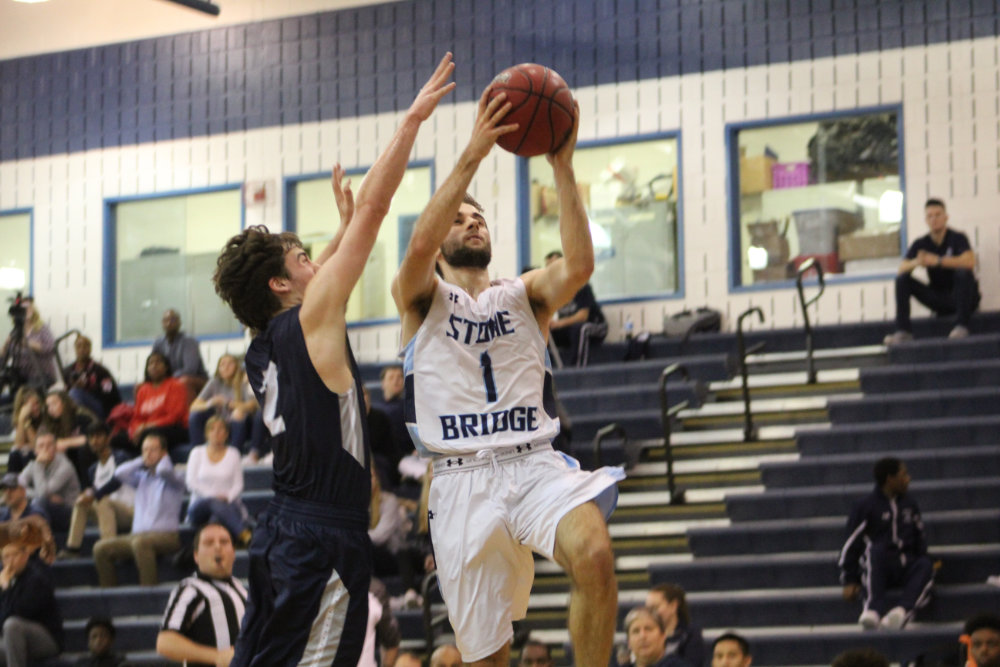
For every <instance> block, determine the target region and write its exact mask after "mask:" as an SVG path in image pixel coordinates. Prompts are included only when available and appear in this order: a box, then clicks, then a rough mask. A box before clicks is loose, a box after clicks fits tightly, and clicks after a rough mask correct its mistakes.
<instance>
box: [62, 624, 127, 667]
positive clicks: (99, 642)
mask: <svg viewBox="0 0 1000 667" xmlns="http://www.w3.org/2000/svg"><path fill="white" fill-rule="evenodd" d="M87 650H88V651H89V653H88V655H85V656H83V657H82V658H78V659H77V661H76V663H74V664H75V665H76V667H131V665H130V664H129V662H128V661H127V660H126V659H125V656H124V655H122V654H121V653H115V625H114V623H112V622H111V619H110V618H108V617H106V616H93V617H91V619H90V620H89V621H87Z"/></svg>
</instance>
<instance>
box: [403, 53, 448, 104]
mask: <svg viewBox="0 0 1000 667" xmlns="http://www.w3.org/2000/svg"><path fill="white" fill-rule="evenodd" d="M451 58H452V56H451V52H450V51H449V52H448V53H446V54H444V58H442V59H441V62H440V63H438V66H437V69H435V70H434V74H431V78H429V79H428V80H427V83H425V84H424V87H423V88H421V89H420V92H419V93H417V97H416V99H414V100H413V104H411V105H410V110H409V111H408V112H407V113H408V114H410V115H412V116H416V117H417V118H418V119H420V120H421V121H424V120H427V119H428V118H430V116H431V113H432V112H433V111H434V108H435V107H437V103H438V102H439V101H440V100H441V98H442V97H444V96H445V95H447V94H448V93H450V92H451V91H453V90H454V89H455V82H454V81H448V79H450V78H451V75H452V73H453V72H454V71H455V63H454V62H452V59H451Z"/></svg>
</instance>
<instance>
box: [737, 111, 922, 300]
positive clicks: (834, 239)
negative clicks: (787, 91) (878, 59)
mask: <svg viewBox="0 0 1000 667" xmlns="http://www.w3.org/2000/svg"><path fill="white" fill-rule="evenodd" d="M901 129H902V128H901V123H900V115H899V112H898V109H892V110H878V111H870V112H858V113H854V114H850V115H844V114H838V115H835V116H827V117H819V118H816V117H812V118H809V119H807V120H796V121H794V122H788V123H780V124H773V123H769V124H766V125H755V126H745V125H744V126H740V127H731V128H730V130H729V132H730V146H731V147H732V150H733V151H734V154H733V155H732V156H731V160H732V162H731V164H732V165H733V173H734V176H735V178H734V181H735V183H736V185H735V187H736V188H738V191H739V196H738V197H736V196H734V197H732V201H733V202H734V206H735V208H736V210H735V211H734V219H736V220H738V225H737V230H736V234H737V235H738V236H737V238H736V239H734V241H735V242H734V244H733V246H734V248H736V249H737V252H738V257H735V258H734V259H735V260H736V261H735V262H734V266H735V267H736V271H737V273H736V275H734V284H735V286H737V287H740V286H748V285H756V284H761V283H768V282H774V281H783V280H788V279H791V278H794V276H795V271H796V269H797V268H798V266H799V265H800V264H801V263H802V262H804V261H805V260H807V259H809V258H810V257H814V258H816V260H817V261H818V262H820V263H821V264H822V266H823V269H824V270H825V272H826V273H828V274H847V275H858V274H860V275H864V274H883V273H886V272H894V271H895V270H896V268H897V266H898V264H899V258H900V255H901V248H902V246H901V244H902V241H903V240H902V239H901V238H900V223H901V222H902V217H903V189H902V182H901V178H900V175H901V171H900V164H901V163H902V155H900V150H899V148H900V137H901ZM736 151H738V153H737V152H736ZM736 165H738V168H737V167H736Z"/></svg>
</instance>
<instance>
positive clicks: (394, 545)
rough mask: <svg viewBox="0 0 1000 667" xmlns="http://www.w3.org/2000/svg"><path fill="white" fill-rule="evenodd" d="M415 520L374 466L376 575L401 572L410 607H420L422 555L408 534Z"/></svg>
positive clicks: (370, 531)
mask: <svg viewBox="0 0 1000 667" xmlns="http://www.w3.org/2000/svg"><path fill="white" fill-rule="evenodd" d="M410 528H411V522H410V520H409V518H408V516H407V512H406V508H405V506H404V505H403V503H402V502H401V501H400V499H399V498H397V497H396V496H395V495H394V494H392V493H390V492H388V491H386V490H384V489H383V488H382V484H381V482H380V481H379V478H378V472H377V470H376V469H375V467H374V466H373V467H372V496H371V510H370V512H369V528H368V537H369V538H371V541H372V572H373V574H374V576H376V577H385V576H389V575H395V574H398V575H400V577H401V579H402V581H403V589H404V590H405V591H406V596H407V597H406V600H407V603H408V604H407V605H406V606H414V607H419V606H420V604H421V600H420V596H419V594H417V591H416V587H417V581H416V574H415V569H416V568H415V561H416V560H418V559H420V558H421V555H420V554H414V553H412V552H411V550H410V548H409V545H408V544H407V535H408V533H409V531H410Z"/></svg>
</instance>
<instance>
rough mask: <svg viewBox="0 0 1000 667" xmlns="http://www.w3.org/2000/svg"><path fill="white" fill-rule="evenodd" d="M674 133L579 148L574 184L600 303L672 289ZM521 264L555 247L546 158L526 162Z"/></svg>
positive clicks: (539, 261) (537, 262) (540, 260)
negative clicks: (525, 227) (525, 239)
mask: <svg viewBox="0 0 1000 667" xmlns="http://www.w3.org/2000/svg"><path fill="white" fill-rule="evenodd" d="M678 149H679V147H678V140H677V137H676V136H666V137H664V136H660V137H657V138H650V139H640V140H636V141H630V142H626V143H602V144H599V145H590V146H587V145H580V146H578V147H577V149H576V153H575V154H574V156H573V167H574V170H575V172H576V180H577V186H578V188H579V190H580V195H581V197H582V198H583V205H584V206H585V207H586V209H587V215H588V216H589V217H590V235H591V238H592V239H593V242H594V259H595V265H594V275H593V276H592V277H591V280H590V284H591V287H593V289H594V294H595V295H596V296H597V298H598V300H600V301H608V300H613V299H624V298H634V297H644V296H663V295H664V294H672V293H676V292H678V291H679V284H678V275H679V269H678V264H679V261H680V260H679V257H678V254H677V247H678V216H677V212H678V208H677V192H678V188H677V163H678V156H677V153H678ZM528 179H529V182H530V184H531V189H530V195H529V196H530V197H531V200H530V205H529V214H528V217H529V233H528V234H527V237H528V239H529V244H530V249H529V252H528V261H527V262H526V263H527V264H529V265H530V266H534V267H540V266H542V265H543V264H544V263H545V255H547V254H548V253H549V252H551V251H552V250H558V249H560V245H561V242H560V237H559V198H558V197H557V195H556V190H555V183H554V180H553V176H552V167H551V166H549V164H548V162H547V161H546V159H545V156H539V157H534V158H531V159H529V160H528Z"/></svg>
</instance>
